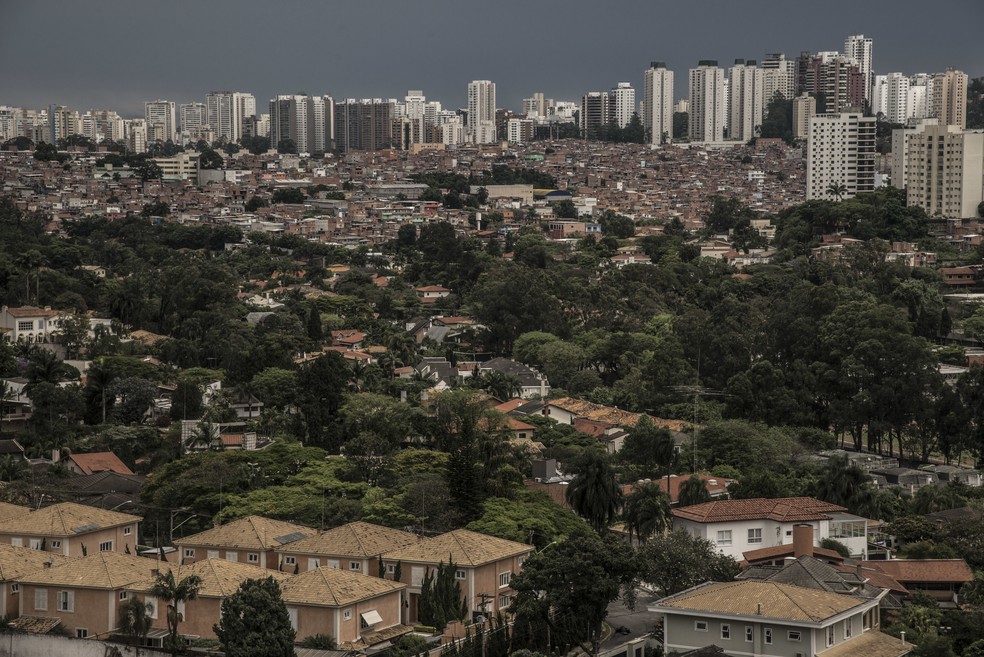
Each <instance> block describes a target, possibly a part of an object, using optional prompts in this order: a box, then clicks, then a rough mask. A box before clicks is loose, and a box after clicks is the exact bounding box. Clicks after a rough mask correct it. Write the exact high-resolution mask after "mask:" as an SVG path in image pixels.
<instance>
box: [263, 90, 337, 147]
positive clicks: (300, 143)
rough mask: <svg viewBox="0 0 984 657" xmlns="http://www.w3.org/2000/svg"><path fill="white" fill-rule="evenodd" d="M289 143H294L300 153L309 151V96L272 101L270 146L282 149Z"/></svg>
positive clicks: (272, 99)
mask: <svg viewBox="0 0 984 657" xmlns="http://www.w3.org/2000/svg"><path fill="white" fill-rule="evenodd" d="M323 112H324V107H323V105H322V113H323ZM322 139H323V137H322ZM289 142H293V144H294V148H295V150H296V152H298V153H303V152H307V151H308V97H307V96H300V95H287V96H277V97H276V98H271V99H270V146H271V148H280V147H281V146H282V145H286V144H287V143H289ZM322 152H323V151H322Z"/></svg>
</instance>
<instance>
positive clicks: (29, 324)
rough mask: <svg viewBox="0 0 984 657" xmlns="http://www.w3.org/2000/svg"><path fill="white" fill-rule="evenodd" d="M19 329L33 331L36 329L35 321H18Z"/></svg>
mask: <svg viewBox="0 0 984 657" xmlns="http://www.w3.org/2000/svg"><path fill="white" fill-rule="evenodd" d="M17 330H18V331H33V330H34V322H33V321H30V322H17Z"/></svg>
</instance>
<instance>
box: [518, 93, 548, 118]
mask: <svg viewBox="0 0 984 657" xmlns="http://www.w3.org/2000/svg"><path fill="white" fill-rule="evenodd" d="M522 113H523V114H525V115H526V116H528V117H529V118H531V119H538V118H543V117H545V116H546V115H547V102H546V99H545V98H544V97H543V92H542V91H537V92H536V93H534V94H533V95H532V96H531V97H530V98H524V99H523V111H522Z"/></svg>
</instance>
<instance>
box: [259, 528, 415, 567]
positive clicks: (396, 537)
mask: <svg viewBox="0 0 984 657" xmlns="http://www.w3.org/2000/svg"><path fill="white" fill-rule="evenodd" d="M417 540H418V538H417V536H416V535H414V534H410V533H408V532H404V531H400V530H399V529H391V528H389V527H383V526H382V525H374V524H372V523H368V522H361V521H358V522H350V523H348V524H345V525H341V526H339V527H335V528H333V529H329V530H328V531H325V532H321V533H319V534H315V535H314V536H309V537H307V538H302V539H300V540H297V541H294V542H292V543H288V544H287V545H285V546H284V547H282V548H279V549H278V551H280V552H300V553H303V554H324V555H331V556H339V557H356V558H359V559H365V558H368V557H376V556H379V555H380V554H382V553H384V552H389V551H391V550H397V549H400V548H405V547H408V546H411V545H414V544H416V543H417Z"/></svg>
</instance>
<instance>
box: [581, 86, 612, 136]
mask: <svg viewBox="0 0 984 657" xmlns="http://www.w3.org/2000/svg"><path fill="white" fill-rule="evenodd" d="M610 102H611V97H610V96H609V95H608V94H607V93H605V92H603V91H591V92H588V93H586V94H584V96H582V97H581V111H580V115H579V116H580V120H581V125H580V126H579V127H580V128H581V136H582V137H583V138H585V139H595V138H597V137H598V135H599V134H600V132H601V130H602V128H604V127H605V126H606V125H608V122H609V120H610V114H609V112H610V111H611V107H610Z"/></svg>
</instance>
